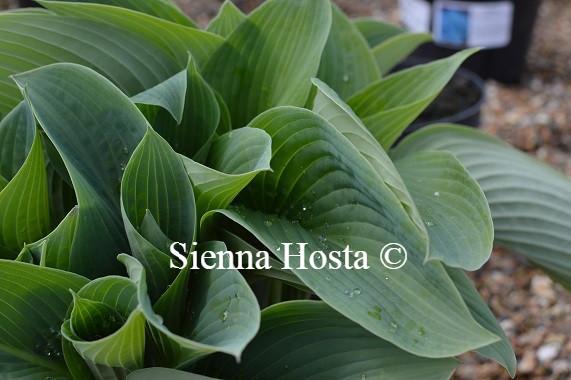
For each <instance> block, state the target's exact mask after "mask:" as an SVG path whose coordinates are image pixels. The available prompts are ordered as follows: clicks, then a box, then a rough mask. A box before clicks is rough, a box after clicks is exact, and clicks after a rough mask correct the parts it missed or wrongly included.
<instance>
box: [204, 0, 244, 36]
mask: <svg viewBox="0 0 571 380" xmlns="http://www.w3.org/2000/svg"><path fill="white" fill-rule="evenodd" d="M245 19H246V15H245V14H244V13H243V12H242V11H241V10H240V9H239V8H238V7H237V6H235V5H234V3H233V2H232V1H230V0H226V1H225V2H224V4H222V6H221V7H220V10H219V11H218V14H217V15H216V17H214V18H213V19H212V21H210V24H208V28H206V30H207V31H209V32H211V33H215V34H218V35H220V36H222V37H224V38H227V37H228V36H229V35H230V34H232V32H233V31H234V30H236V28H237V27H238V25H240V24H241V23H242V21H244V20H245Z"/></svg>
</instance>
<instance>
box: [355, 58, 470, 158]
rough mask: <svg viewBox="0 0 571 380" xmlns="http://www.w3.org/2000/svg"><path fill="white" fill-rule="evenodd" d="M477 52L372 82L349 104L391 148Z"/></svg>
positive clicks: (383, 142) (374, 133) (386, 145)
mask: <svg viewBox="0 0 571 380" xmlns="http://www.w3.org/2000/svg"><path fill="white" fill-rule="evenodd" d="M475 51H476V49H470V50H464V51H461V52H459V53H456V54H454V55H452V56H450V57H448V58H444V59H440V60H437V61H434V62H431V63H428V64H425V65H419V66H416V67H413V68H410V69H407V70H402V71H399V72H398V73H395V74H393V75H390V76H388V77H386V78H384V79H381V80H380V81H378V82H376V83H373V84H371V85H370V86H369V87H367V88H365V89H364V90H362V91H360V92H359V93H357V94H355V95H354V96H352V97H351V98H350V99H349V101H348V102H347V103H348V104H349V105H350V106H351V108H352V109H353V110H354V111H355V113H356V114H357V115H358V116H359V117H360V118H361V119H363V122H364V123H365V125H366V126H367V128H369V130H370V131H371V133H372V134H373V136H375V138H376V139H377V140H378V141H379V142H380V143H381V145H382V146H383V147H384V148H385V149H388V148H390V147H391V146H392V145H393V143H394V142H395V141H396V140H397V139H398V138H399V136H400V135H401V133H402V132H403V131H404V130H405V129H406V127H408V125H409V124H410V123H412V122H413V121H414V120H415V119H416V118H417V117H418V115H420V113H421V112H422V111H423V110H424V109H425V108H426V107H427V106H428V105H429V104H430V103H431V102H432V101H433V100H434V98H436V96H437V95H438V94H439V93H440V91H441V90H442V89H443V88H444V86H445V85H446V83H448V81H449V80H450V79H451V78H452V76H453V75H454V73H455V72H456V70H457V69H458V67H460V65H461V64H462V62H464V61H465V60H466V58H468V57H469V56H470V55H471V54H473V53H474V52H475Z"/></svg>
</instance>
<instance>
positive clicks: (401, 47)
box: [373, 33, 432, 75]
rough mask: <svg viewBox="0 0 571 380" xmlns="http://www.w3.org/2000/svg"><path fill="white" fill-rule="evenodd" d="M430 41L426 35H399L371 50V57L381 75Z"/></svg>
mask: <svg viewBox="0 0 571 380" xmlns="http://www.w3.org/2000/svg"><path fill="white" fill-rule="evenodd" d="M430 40H432V36H431V35H430V34H428V33H401V34H399V35H396V36H393V37H390V38H388V39H387V40H386V41H383V42H382V43H380V44H378V45H377V46H375V47H374V48H373V55H374V57H375V60H376V61H377V65H378V67H379V70H380V71H381V74H382V75H385V74H387V73H389V72H390V71H391V69H392V68H394V67H395V66H396V65H397V64H399V63H400V62H401V61H403V60H404V59H405V58H406V57H408V56H409V55H410V54H412V52H414V51H415V50H416V49H417V48H418V47H419V46H420V45H422V44H424V43H426V42H429V41H430Z"/></svg>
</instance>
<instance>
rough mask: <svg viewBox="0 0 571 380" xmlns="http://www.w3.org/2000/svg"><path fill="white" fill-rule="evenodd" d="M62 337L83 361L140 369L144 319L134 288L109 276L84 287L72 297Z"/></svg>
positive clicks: (126, 280) (129, 282) (130, 284)
mask: <svg viewBox="0 0 571 380" xmlns="http://www.w3.org/2000/svg"><path fill="white" fill-rule="evenodd" d="M62 334H63V336H64V338H65V339H66V340H68V341H69V342H71V343H72V344H73V347H74V348H75V350H76V351H77V352H78V353H79V354H80V355H81V357H83V358H84V359H86V360H88V361H90V362H92V363H95V364H98V365H103V366H108V367H119V368H127V369H136V368H140V367H142V365H143V358H144V353H145V317H144V315H143V312H142V310H141V308H140V306H139V305H138V302H137V286H136V285H135V284H134V283H133V282H132V281H131V280H129V279H128V278H125V277H118V276H109V277H103V278H99V279H97V280H94V281H92V282H90V283H89V284H87V285H85V286H84V287H83V288H81V289H80V290H79V292H78V293H77V295H74V302H73V308H72V310H71V312H70V316H69V318H68V319H67V320H66V321H65V322H64V324H63V326H62Z"/></svg>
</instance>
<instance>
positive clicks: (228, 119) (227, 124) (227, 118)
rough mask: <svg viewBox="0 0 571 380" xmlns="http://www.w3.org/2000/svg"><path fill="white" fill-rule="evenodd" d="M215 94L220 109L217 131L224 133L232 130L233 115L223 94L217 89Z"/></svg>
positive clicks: (220, 133)
mask: <svg viewBox="0 0 571 380" xmlns="http://www.w3.org/2000/svg"><path fill="white" fill-rule="evenodd" d="M214 94H215V95H216V101H217V102H218V108H219V109H220V121H219V122H218V127H217V128H216V133H217V134H219V135H223V134H224V133H226V132H230V131H231V130H232V115H230V110H229V109H228V106H227V105H226V102H225V101H224V99H222V95H220V94H219V93H218V92H217V91H214Z"/></svg>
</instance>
